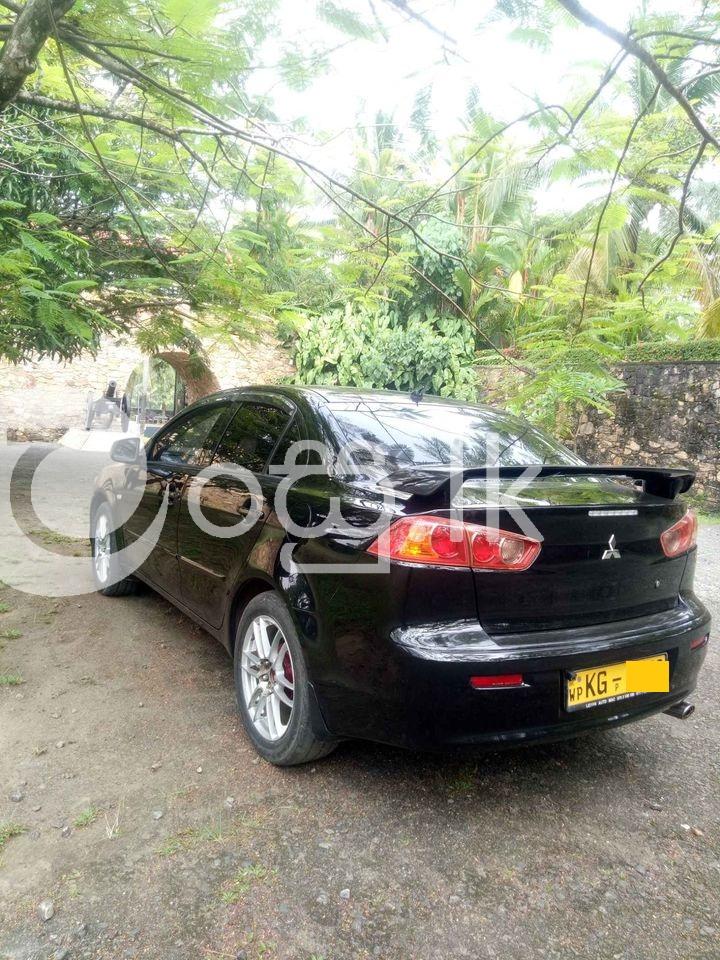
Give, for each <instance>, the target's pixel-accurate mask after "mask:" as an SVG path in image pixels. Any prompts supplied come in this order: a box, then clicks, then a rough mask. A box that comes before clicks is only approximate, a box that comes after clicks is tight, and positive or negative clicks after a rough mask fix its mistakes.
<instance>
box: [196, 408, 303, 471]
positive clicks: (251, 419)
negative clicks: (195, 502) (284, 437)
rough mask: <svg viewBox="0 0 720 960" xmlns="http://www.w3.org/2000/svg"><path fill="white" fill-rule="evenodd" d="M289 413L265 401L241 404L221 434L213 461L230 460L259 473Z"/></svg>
mask: <svg viewBox="0 0 720 960" xmlns="http://www.w3.org/2000/svg"><path fill="white" fill-rule="evenodd" d="M289 419H290V414H289V413H287V411H285V410H280V409H279V408H278V407H272V406H270V405H269V404H265V403H249V402H248V403H243V404H242V405H241V406H240V409H239V410H238V412H237V413H236V414H235V416H234V417H233V418H232V420H231V421H230V425H229V426H228V428H227V430H226V431H225V433H224V434H223V437H222V439H221V441H220V445H219V446H218V448H217V452H216V454H215V458H214V460H213V463H232V464H235V465H237V466H239V467H244V468H245V469H246V470H251V471H252V472H253V473H260V471H261V470H262V469H263V467H264V466H265V464H266V462H267V459H268V457H269V456H270V454H271V453H272V450H273V447H274V446H275V444H276V443H277V441H278V437H279V436H280V435H281V433H282V432H283V430H284V429H285V426H286V424H287V422H288V420H289Z"/></svg>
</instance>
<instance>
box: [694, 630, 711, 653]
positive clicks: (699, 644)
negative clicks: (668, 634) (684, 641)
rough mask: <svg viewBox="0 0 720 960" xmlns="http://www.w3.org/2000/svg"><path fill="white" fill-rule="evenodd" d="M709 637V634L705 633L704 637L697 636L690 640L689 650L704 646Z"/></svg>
mask: <svg viewBox="0 0 720 960" xmlns="http://www.w3.org/2000/svg"><path fill="white" fill-rule="evenodd" d="M709 639H710V634H709V633H706V634H705V636H704V637H697V638H696V639H695V640H691V641H690V649H691V650H699V649H700V648H701V647H704V646H705V644H706V643H707V642H708V640H709Z"/></svg>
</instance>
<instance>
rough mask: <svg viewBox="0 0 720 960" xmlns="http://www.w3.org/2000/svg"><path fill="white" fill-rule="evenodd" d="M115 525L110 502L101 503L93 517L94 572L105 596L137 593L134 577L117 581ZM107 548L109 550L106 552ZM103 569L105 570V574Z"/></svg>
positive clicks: (98, 585)
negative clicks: (101, 559)
mask: <svg viewBox="0 0 720 960" xmlns="http://www.w3.org/2000/svg"><path fill="white" fill-rule="evenodd" d="M113 526H114V520H113V514H112V508H111V507H110V504H109V503H102V504H100V506H99V507H98V508H97V510H96V511H95V513H94V514H93V519H92V538H91V544H92V555H93V574H94V576H95V583H96V584H97V588H98V593H101V594H102V595H103V596H105V597H126V596H128V594H131V593H135V591H136V589H137V580H135V578H134V577H123V578H122V579H121V580H117V581H115V576H116V571H117V560H116V559H115V557H116V554H117V551H118V541H117V535H116V531H115V530H113ZM106 550H107V552H105V551H106ZM101 552H102V555H103V556H104V557H105V558H106V563H102V562H100V556H101ZM103 570H105V574H104V575H103ZM108 581H110V582H108ZM103 584H105V585H103Z"/></svg>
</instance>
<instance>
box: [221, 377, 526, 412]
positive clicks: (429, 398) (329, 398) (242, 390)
mask: <svg viewBox="0 0 720 960" xmlns="http://www.w3.org/2000/svg"><path fill="white" fill-rule="evenodd" d="M223 392H224V393H225V394H227V395H232V396H238V397H241V396H243V394H248V393H256V394H266V395H267V394H273V393H275V394H279V395H280V396H284V397H291V398H292V397H305V398H307V399H309V400H312V399H314V400H316V401H317V400H320V401H323V402H325V403H329V404H331V405H332V404H344V403H372V402H373V401H374V402H375V403H378V402H380V403H383V404H395V403H396V404H398V405H402V406H409V405H410V404H414V403H421V404H425V403H431V404H434V405H435V404H436V405H439V406H448V407H454V408H456V409H457V408H458V407H462V408H466V409H467V408H470V409H473V410H477V411H478V412H481V411H486V412H489V413H490V412H491V413H495V414H498V413H505V411H503V410H501V409H500V408H498V407H490V406H487V405H484V404H480V403H472V402H470V401H467V400H455V399H453V398H451V397H438V396H435V395H434V394H422V396H421V398H420V399H419V400H416V399H415V398H414V397H412V396H411V394H410V392H409V391H405V390H368V389H361V388H357V387H334V386H322V385H317V386H316V385H310V386H303V385H296V384H254V385H252V386H247V387H235V388H234V389H232V390H226V391H223ZM216 396H217V394H216ZM508 416H509V414H508Z"/></svg>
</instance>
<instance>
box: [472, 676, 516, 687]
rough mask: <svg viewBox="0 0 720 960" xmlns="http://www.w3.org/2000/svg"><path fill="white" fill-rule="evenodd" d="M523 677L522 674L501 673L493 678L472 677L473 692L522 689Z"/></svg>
mask: <svg viewBox="0 0 720 960" xmlns="http://www.w3.org/2000/svg"><path fill="white" fill-rule="evenodd" d="M522 685H523V675H522V674H521V673H499V674H497V675H495V676H492V677H470V686H471V687H472V688H473V690H495V689H498V688H499V687H521V686H522Z"/></svg>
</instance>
